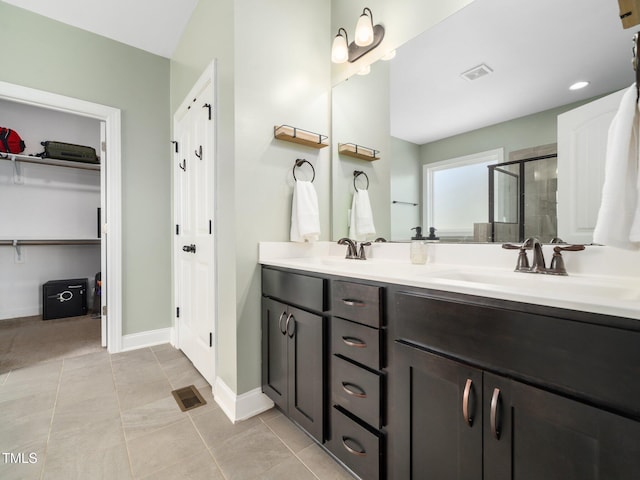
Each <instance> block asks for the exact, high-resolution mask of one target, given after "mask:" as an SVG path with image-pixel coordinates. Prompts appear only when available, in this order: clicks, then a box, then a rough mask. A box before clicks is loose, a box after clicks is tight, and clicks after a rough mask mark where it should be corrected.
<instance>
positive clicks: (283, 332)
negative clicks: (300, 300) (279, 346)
mask: <svg viewBox="0 0 640 480" xmlns="http://www.w3.org/2000/svg"><path fill="white" fill-rule="evenodd" d="M286 314H287V311H286V310H285V311H284V312H282V315H280V318H279V319H278V330H280V333H281V334H282V335H284V334H286V333H287V330H286V329H283V328H282V319H283V318H284V316H285V315H286Z"/></svg>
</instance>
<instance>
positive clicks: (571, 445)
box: [261, 246, 640, 480]
mask: <svg viewBox="0 0 640 480" xmlns="http://www.w3.org/2000/svg"><path fill="white" fill-rule="evenodd" d="M331 248H333V247H331ZM384 248H387V249H393V248H395V249H399V248H402V247H399V246H389V247H384ZM405 248H408V246H406V247H405ZM339 252H341V253H343V252H342V248H340V250H339ZM298 253H299V252H298ZM315 253H317V252H315ZM315 253H314V252H306V256H298V257H296V256H295V255H296V253H295V252H293V253H292V254H290V255H289V257H288V258H276V257H277V255H276V256H273V255H270V254H265V255H262V253H261V263H262V264H263V270H262V271H263V274H262V275H263V305H264V306H265V307H264V308H263V333H262V335H263V359H265V362H267V363H266V366H265V364H264V363H263V391H264V392H265V393H266V394H267V395H269V396H270V397H271V398H273V399H274V401H275V402H276V404H277V405H278V406H279V408H280V409H281V410H283V412H285V413H286V414H288V415H289V417H290V418H291V419H292V420H294V421H295V422H296V423H297V424H298V425H300V426H301V427H302V428H303V429H305V430H306V431H307V432H308V433H309V434H310V435H312V436H313V438H315V440H316V441H317V442H318V443H319V444H320V445H322V446H323V447H324V448H325V449H327V450H328V451H329V452H331V453H332V454H333V455H334V457H335V458H337V459H338V460H339V461H340V462H341V463H343V464H344V465H345V466H346V467H347V468H349V469H350V470H351V471H352V472H353V473H355V474H356V475H357V476H359V477H360V478H363V479H367V480H369V479H378V478H389V479H398V480H400V479H410V478H413V479H418V478H446V479H454V478H460V479H483V478H484V479H492V480H495V479H497V480H500V479H512V478H517V479H532V480H533V479H540V478H544V479H551V480H555V479H557V480H560V479H562V480H585V479H636V478H639V477H640V401H638V399H639V398H640V381H639V379H640V311H639V312H636V313H634V308H636V309H639V308H640V307H639V305H640V288H638V286H639V285H638V282H637V280H636V281H635V284H631V285H628V282H625V281H622V282H620V283H619V284H618V283H616V282H615V281H614V280H613V279H612V278H609V279H607V280H608V281H607V282H605V283H603V284H602V285H601V288H604V286H605V284H606V285H608V286H609V287H610V288H611V290H610V291H607V292H605V293H603V295H604V296H606V298H604V297H603V298H598V297H597V295H596V293H595V292H597V289H598V288H599V287H598V286H597V285H600V284H598V283H597V282H596V283H595V284H594V283H593V281H595V280H597V279H595V278H585V277H583V276H580V275H576V276H575V278H573V279H572V278H562V279H559V278H557V279H542V278H533V277H537V276H536V275H526V274H524V275H523V274H515V273H513V272H512V271H509V270H508V269H507V270H505V269H501V270H496V271H494V272H489V278H487V279H484V280H483V278H484V277H482V275H483V273H482V272H484V273H485V274H486V269H483V270H482V271H478V270H474V269H472V268H466V267H465V268H463V267H461V266H459V265H458V266H452V265H449V264H431V265H429V264H428V265H426V266H413V265H410V264H409V261H408V256H406V257H404V259H402V258H400V257H399V258H396V259H381V258H380V256H375V255H374V257H373V259H371V260H367V261H357V260H345V259H344V258H342V257H340V256H339V255H334V254H331V253H335V252H331V251H330V252H325V253H329V255H320V256H318V255H317V254H315ZM492 274H495V275H498V279H497V280H495V279H494V280H493V283H494V284H497V285H493V286H492V285H489V283H490V281H491V280H490V279H491V278H494V277H495V275H492ZM499 274H500V275H504V279H506V280H504V279H502V277H500V275H499ZM513 275H516V276H515V277H514V276H513ZM517 275H522V276H523V277H531V278H523V279H522V280H521V281H522V284H518V280H517V279H518V278H520V277H518V276H517ZM274 279H277V282H278V283H279V284H280V285H281V286H280V287H276V288H274V287H273V286H272V284H273V282H274ZM514 279H515V286H514V285H510V282H513V281H514ZM503 280H504V282H503V284H500V282H502V281H503ZM548 280H550V282H549V281H548ZM561 281H564V284H562V283H558V282H561ZM530 282H534V283H533V285H534V286H535V287H538V288H537V291H536V290H533V291H530V289H529V287H530ZM593 285H596V286H595V287H593ZM624 285H628V287H629V288H628V290H625V287H624ZM525 287H527V288H525ZM562 288H564V289H565V290H566V291H565V293H564V295H563V294H558V295H556V297H557V298H555V297H554V295H553V292H554V291H555V292H556V293H557V291H558V290H561V289H562ZM590 288H593V289H594V290H593V291H592V290H589V289H590ZM618 288H619V289H618ZM274 292H275V293H274ZM278 292H280V293H278ZM285 292H286V293H285ZM581 292H583V293H581ZM636 292H637V293H636ZM309 296H312V297H315V299H314V300H313V302H315V303H313V302H312V303H310V302H309V299H308V298H307V297H309ZM284 297H287V298H284ZM587 297H589V298H591V301H590V302H589V300H588V299H587ZM608 300H611V302H612V305H606V303H607V301H608ZM275 301H279V302H284V303H287V304H288V305H290V306H287V307H285V306H284V305H281V306H278V308H276V309H275V314H274V313H270V309H272V307H269V306H270V305H273V302H275ZM578 304H580V305H583V306H584V308H583V309H577V308H576V306H577V305H578ZM602 304H605V305H604V307H603V306H602ZM613 305H617V306H618V307H614V306H613ZM605 307H606V308H605ZM616 308H617V310H616ZM603 310H606V311H607V312H611V313H605V312H604V311H603ZM612 313H613V314H612ZM289 315H292V316H291V319H294V318H295V321H296V323H295V325H296V327H295V334H294V336H295V335H298V334H299V333H300V335H303V334H306V335H307V337H306V339H303V342H304V347H303V348H304V354H303V356H301V357H300V358H299V361H297V362H293V363H292V362H291V361H289V362H288V364H287V368H288V369H289V370H288V371H289V373H288V375H287V377H288V379H289V382H292V381H293V382H294V384H299V385H302V388H299V389H297V392H298V393H297V395H298V397H296V393H295V392H296V388H294V389H293V391H294V394H293V397H290V398H293V399H294V400H293V403H292V400H289V404H288V406H285V407H283V406H282V404H281V402H279V401H277V396H276V397H275V398H274V395H273V394H272V391H271V390H272V388H271V384H272V383H273V378H274V374H273V368H272V366H273V365H274V360H273V358H270V357H271V356H272V355H271V353H272V352H273V347H270V346H269V345H270V341H271V340H270V338H271V337H273V336H275V337H278V336H280V337H284V336H286V337H287V338H291V335H290V333H291V332H293V330H294V329H293V327H292V326H291V321H293V320H289ZM265 316H266V318H267V320H265ZM298 316H300V318H303V317H307V316H308V317H309V318H308V324H307V323H305V322H303V321H302V320H301V321H300V322H298V319H297V317H298ZM274 320H275V322H274ZM275 323H279V325H275ZM298 323H300V325H301V326H300V327H298ZM287 324H288V326H287ZM283 331H284V332H285V333H284V334H283V333H282V332H283ZM265 348H266V349H267V350H266V352H265V350H264V349H265ZM287 355H289V358H291V354H290V353H288V354H287ZM284 356H285V354H284V353H281V354H280V358H284ZM279 362H280V363H278V362H277V361H275V364H278V365H280V370H282V369H283V368H284V363H285V362H284V360H282V361H279ZM300 368H302V369H303V370H299V369H300ZM292 371H293V372H297V373H291V372H292ZM296 375H297V376H298V377H297V379H296ZM284 376H285V375H284V374H281V375H279V376H278V375H276V376H275V377H277V378H284ZM292 378H293V380H292ZM300 382H302V383H300ZM288 388H289V389H291V385H289V386H288ZM278 391H280V392H282V391H286V388H285V387H284V386H281V387H279V388H278ZM295 398H299V399H302V404H300V405H296V403H295ZM313 399H316V400H317V402H314V401H312V400H313ZM299 407H301V408H299ZM310 420H313V421H312V422H310Z"/></svg>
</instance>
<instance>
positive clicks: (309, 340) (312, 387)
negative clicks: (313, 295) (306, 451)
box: [285, 307, 325, 442]
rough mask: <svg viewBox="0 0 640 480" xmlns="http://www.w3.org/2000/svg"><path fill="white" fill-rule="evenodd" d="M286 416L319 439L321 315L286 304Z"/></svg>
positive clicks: (321, 404) (322, 395)
mask: <svg viewBox="0 0 640 480" xmlns="http://www.w3.org/2000/svg"><path fill="white" fill-rule="evenodd" d="M288 312H289V315H290V316H289V315H287V318H288V321H287V322H286V325H285V329H286V335H287V338H288V342H289V346H288V356H289V362H288V363H289V375H288V377H289V402H288V403H289V416H290V417H291V418H292V419H293V420H295V421H296V422H297V423H298V424H299V425H300V426H301V427H302V428H304V429H305V430H306V431H307V432H309V433H310V434H311V435H313V436H314V437H315V438H316V439H317V440H318V441H320V442H322V441H323V440H324V438H323V432H324V429H323V424H324V389H323V385H324V382H325V375H324V362H323V353H324V318H323V317H322V316H320V315H314V314H312V313H308V312H305V311H304V310H300V309H297V308H293V307H289V310H288Z"/></svg>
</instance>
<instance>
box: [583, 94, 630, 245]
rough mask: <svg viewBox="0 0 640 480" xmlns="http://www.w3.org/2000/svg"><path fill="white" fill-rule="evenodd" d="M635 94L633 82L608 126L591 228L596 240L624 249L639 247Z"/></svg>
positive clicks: (596, 241)
mask: <svg viewBox="0 0 640 480" xmlns="http://www.w3.org/2000/svg"><path fill="white" fill-rule="evenodd" d="M636 96H637V92H636V88H635V85H632V86H631V87H629V89H628V90H627V91H626V92H625V94H624V95H623V97H622V101H621V102H620V107H619V108H618V111H617V112H616V115H615V116H614V117H613V120H612V122H611V126H610V127H609V135H608V138H607V154H606V160H605V173H604V185H603V187H602V202H601V203H600V210H599V212H598V220H597V222H596V227H595V229H594V231H593V241H594V242H595V243H601V244H603V245H609V246H612V247H617V248H624V249H627V250H636V249H638V248H640V204H639V202H640V195H638V191H639V189H640V185H639V183H638V181H639V179H638V161H639V158H640V142H639V138H638V134H639V125H640V116H639V115H638V104H637V103H636Z"/></svg>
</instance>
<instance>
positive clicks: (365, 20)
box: [355, 12, 373, 47]
mask: <svg viewBox="0 0 640 480" xmlns="http://www.w3.org/2000/svg"><path fill="white" fill-rule="evenodd" d="M355 42H356V45H358V46H360V47H366V46H367V45H371V44H372V43H373V20H372V18H371V17H370V16H369V15H367V14H366V13H364V12H363V13H362V15H360V18H359V19H358V23H357V24H356V39H355Z"/></svg>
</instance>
